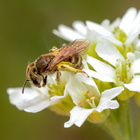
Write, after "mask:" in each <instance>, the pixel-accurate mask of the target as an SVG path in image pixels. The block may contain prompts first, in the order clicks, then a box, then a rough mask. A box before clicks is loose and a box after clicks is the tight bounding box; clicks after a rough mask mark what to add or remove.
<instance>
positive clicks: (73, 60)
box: [66, 55, 83, 69]
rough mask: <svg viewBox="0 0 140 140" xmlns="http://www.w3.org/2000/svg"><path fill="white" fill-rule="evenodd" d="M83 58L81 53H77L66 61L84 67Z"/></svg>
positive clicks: (76, 66) (75, 66) (77, 67)
mask: <svg viewBox="0 0 140 140" xmlns="http://www.w3.org/2000/svg"><path fill="white" fill-rule="evenodd" d="M82 60H83V59H82V57H81V55H75V56H72V57H70V58H69V59H67V60H66V61H67V62H70V63H72V65H73V67H74V68H76V69H82V68H83V64H82Z"/></svg>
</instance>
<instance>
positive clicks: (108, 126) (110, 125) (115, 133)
mask: <svg viewBox="0 0 140 140" xmlns="http://www.w3.org/2000/svg"><path fill="white" fill-rule="evenodd" d="M114 124H116V120H114V119H112V117H109V118H108V119H107V120H106V121H105V122H104V123H103V124H101V125H100V126H101V127H102V128H103V129H104V130H105V131H106V132H107V133H109V134H110V135H111V136H112V137H114V138H115V140H123V137H122V135H121V133H120V131H119V129H118V127H116V125H114Z"/></svg>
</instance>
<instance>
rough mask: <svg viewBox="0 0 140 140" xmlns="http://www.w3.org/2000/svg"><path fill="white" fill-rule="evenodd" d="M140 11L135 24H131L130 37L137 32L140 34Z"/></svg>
mask: <svg viewBox="0 0 140 140" xmlns="http://www.w3.org/2000/svg"><path fill="white" fill-rule="evenodd" d="M139 24H140V11H139V12H138V13H137V15H136V17H135V19H134V21H133V23H132V24H131V27H130V31H129V35H131V36H133V35H134V34H136V33H137V32H140V26H139Z"/></svg>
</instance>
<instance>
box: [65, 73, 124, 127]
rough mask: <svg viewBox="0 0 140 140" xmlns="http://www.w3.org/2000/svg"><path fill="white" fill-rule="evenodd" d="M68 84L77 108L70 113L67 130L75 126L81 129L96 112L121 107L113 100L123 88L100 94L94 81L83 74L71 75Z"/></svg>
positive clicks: (66, 124) (66, 125)
mask: <svg viewBox="0 0 140 140" xmlns="http://www.w3.org/2000/svg"><path fill="white" fill-rule="evenodd" d="M68 83H69V84H68V92H69V94H70V95H71V97H72V100H73V102H74V104H75V105H76V106H75V107H74V108H73V109H72V110H71V111H70V120H69V121H68V122H66V123H65V124H64V127H66V128H67V127H70V126H72V125H73V124H75V125H76V126H78V127H80V126H81V125H82V124H83V123H84V121H85V120H86V119H87V118H88V116H90V114H91V113H92V112H94V111H97V112H99V113H100V112H102V111H103V110H105V109H116V108H118V107H119V104H118V102H117V101H116V100H112V99H113V98H115V97H116V96H118V95H119V94H120V93H121V92H122V91H123V87H117V88H112V89H109V90H105V91H104V92H102V93H100V92H99V90H98V88H97V86H96V84H95V82H94V81H93V79H92V78H87V76H86V75H85V74H81V73H78V74H76V76H74V75H73V74H71V76H70V77H69V82H68Z"/></svg>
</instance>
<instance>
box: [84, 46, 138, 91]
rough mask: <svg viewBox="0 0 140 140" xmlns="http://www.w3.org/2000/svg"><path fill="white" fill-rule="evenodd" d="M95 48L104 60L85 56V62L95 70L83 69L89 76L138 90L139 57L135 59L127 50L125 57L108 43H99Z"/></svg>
mask: <svg viewBox="0 0 140 140" xmlns="http://www.w3.org/2000/svg"><path fill="white" fill-rule="evenodd" d="M95 50H96V52H97V54H98V56H100V57H101V58H102V59H103V60H105V61H104V62H102V61H100V60H97V59H95V58H93V57H91V56H87V62H88V63H89V64H90V65H91V66H92V67H93V68H94V70H95V71H93V70H85V71H86V72H87V73H88V74H89V75H90V76H92V77H94V78H97V79H99V80H101V81H104V82H113V83H115V84H116V86H125V87H126V88H127V89H128V90H130V91H136V92H140V86H139V83H140V59H135V55H134V54H133V53H131V52H128V53H127V54H126V57H125V56H123V55H122V54H121V53H120V52H119V50H118V49H117V48H116V47H115V46H114V45H113V44H110V43H106V44H101V43H99V44H98V45H97V46H96V48H95ZM106 62H107V63H106Z"/></svg>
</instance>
